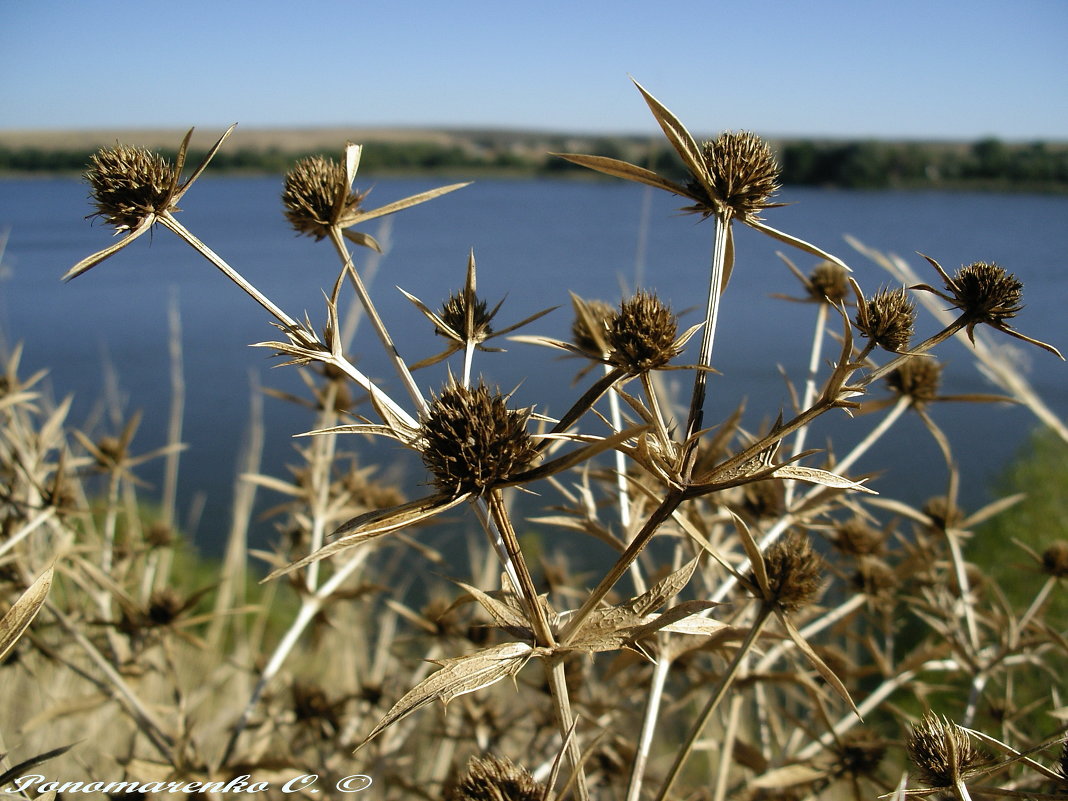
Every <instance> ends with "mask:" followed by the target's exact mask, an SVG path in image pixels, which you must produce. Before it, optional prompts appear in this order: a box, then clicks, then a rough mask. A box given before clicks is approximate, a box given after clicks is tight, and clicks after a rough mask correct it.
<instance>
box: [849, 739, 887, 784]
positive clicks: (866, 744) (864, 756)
mask: <svg viewBox="0 0 1068 801" xmlns="http://www.w3.org/2000/svg"><path fill="white" fill-rule="evenodd" d="M884 756H886V742H885V741H884V740H883V738H882V737H880V736H879V735H878V734H876V733H875V732H873V731H871V730H870V729H863V728H861V729H854V730H853V731H851V732H849V733H848V734H847V735H846V736H845V737H843V738H842V743H841V746H840V748H839V751H838V761H839V767H840V769H841V771H842V772H843V773H848V774H851V775H853V776H869V775H874V774H875V771H876V770H878V768H879V764H880V763H881V762H882V761H883V757H884Z"/></svg>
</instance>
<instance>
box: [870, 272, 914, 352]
mask: <svg viewBox="0 0 1068 801" xmlns="http://www.w3.org/2000/svg"><path fill="white" fill-rule="evenodd" d="M915 320H916V307H915V306H914V305H913V303H912V300H911V299H910V298H909V296H908V294H907V293H906V292H905V290H904V289H901V288H894V289H881V290H879V291H878V292H876V293H875V296H874V297H872V298H870V299H868V300H866V301H864V303H862V304H861V305H860V307H859V309H858V310H857V317H856V320H855V323H856V326H857V328H858V329H859V330H860V333H861V334H862V335H863V336H865V337H867V338H868V339H870V340H871V341H872V342H874V343H875V344H876V345H878V346H879V347H881V348H884V349H886V350H888V351H891V352H892V353H900V352H901V351H903V350H905V349H906V348H908V346H909V341H910V340H911V339H912V326H913V323H914V322H915Z"/></svg>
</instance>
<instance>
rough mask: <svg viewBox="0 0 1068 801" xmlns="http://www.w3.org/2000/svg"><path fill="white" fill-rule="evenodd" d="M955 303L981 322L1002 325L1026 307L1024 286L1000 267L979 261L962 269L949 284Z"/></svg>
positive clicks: (948, 287) (973, 318)
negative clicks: (1023, 303)
mask: <svg viewBox="0 0 1068 801" xmlns="http://www.w3.org/2000/svg"><path fill="white" fill-rule="evenodd" d="M946 289H948V290H949V291H950V292H951V293H952V294H953V298H952V300H951V302H952V303H953V305H954V306H956V307H957V308H958V309H960V310H961V311H963V312H964V313H965V315H967V317H968V319H969V320H972V321H974V322H977V323H994V324H997V323H1001V322H1003V321H1005V320H1008V319H1011V318H1013V317H1015V316H1016V312H1018V311H1020V309H1022V308H1023V306H1022V305H1021V304H1020V300H1021V299H1022V297H1023V284H1022V283H1021V282H1020V281H1019V280H1018V279H1017V278H1016V276H1015V275H1013V274H1012V273H1008V272H1006V271H1005V269H1004V268H1002V267H1000V266H998V265H997V264H993V263H989V262H984V261H977V262H972V263H971V264H969V265H967V266H964V267H961V268H960V269H959V270H958V271H957V274H956V275H955V276H953V280H952V282H946Z"/></svg>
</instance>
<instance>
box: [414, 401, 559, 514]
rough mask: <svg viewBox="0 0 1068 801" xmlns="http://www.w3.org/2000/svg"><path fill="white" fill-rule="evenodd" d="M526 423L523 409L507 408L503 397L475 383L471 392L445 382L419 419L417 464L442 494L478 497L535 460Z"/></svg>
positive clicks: (532, 443)
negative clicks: (421, 461) (419, 437)
mask: <svg viewBox="0 0 1068 801" xmlns="http://www.w3.org/2000/svg"><path fill="white" fill-rule="evenodd" d="M529 419H530V410H529V409H526V410H519V411H513V410H510V409H509V408H508V407H507V405H506V399H505V397H504V396H503V395H501V394H500V393H491V392H490V390H489V389H488V388H487V387H486V386H485V385H484V384H482V383H481V382H479V384H478V386H477V387H474V388H473V389H472V388H468V387H464V386H462V385H460V384H451V385H449V386H447V387H446V388H445V390H444V391H443V392H442V393H441V395H440V396H439V397H437V398H435V399H434V400H433V402H432V403H431V404H430V408H429V410H428V411H427V414H426V417H425V419H424V421H423V427H422V430H421V436H422V441H423V446H422V448H421V451H422V456H423V464H425V465H426V468H427V469H428V470H429V471H430V472H431V473H432V474H433V475H434V484H435V485H436V486H437V487H438V488H439V489H440V490H441V491H442V492H446V493H449V494H451V495H459V494H461V493H464V492H473V493H476V494H479V493H482V492H484V491H485V490H487V489H489V488H491V487H492V486H493V485H494V484H496V483H498V482H500V481H503V480H505V479H507V478H508V477H509V476H510V475H512V474H514V473H517V472H519V471H521V470H523V469H525V468H526V467H528V466H529V465H530V463H531V462H532V461H533V460H534V458H535V457H536V456H537V454H538V450H537V447H536V446H535V444H534V441H533V439H532V438H531V436H530V434H528V433H527V430H526V425H527V421H528V420H529Z"/></svg>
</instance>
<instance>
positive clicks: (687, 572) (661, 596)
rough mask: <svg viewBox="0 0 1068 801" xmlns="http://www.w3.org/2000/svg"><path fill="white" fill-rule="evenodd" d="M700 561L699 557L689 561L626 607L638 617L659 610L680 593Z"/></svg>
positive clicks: (629, 602) (633, 599)
mask: <svg viewBox="0 0 1068 801" xmlns="http://www.w3.org/2000/svg"><path fill="white" fill-rule="evenodd" d="M700 560H701V557H699V556H698V557H695V558H694V559H691V560H690V561H689V562H687V563H686V564H684V565H683V566H682V567H680V568H679V569H678V570H676V571H675V572H674V573H672V574H670V575H668V576H665V577H664V578H662V579H660V581H658V582H657V583H656V584H654V585H653V586H652V587H650V588H649V589H648V590H646V591H645V592H643V593H642V594H641V595H639V596H637V597H636V598H632V599H631V600H629V601H627V606H629V607H630V608H631V609H632V610H634V612H635V613H637V614H639V615H645V614H648V613H649V612H652V611H653V610H654V609H659V608H660V607H661V606H663V605H664V604H666V603H667V602H668V601H669V600H670V599H671V598H674V597H675V596H676V595H678V594H679V593H680V592H682V590H683V588H684V587H685V586H686V585H687V584H688V583H689V581H690V577H691V576H693V573H694V571H695V570H696V569H697V564H698V562H700Z"/></svg>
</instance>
